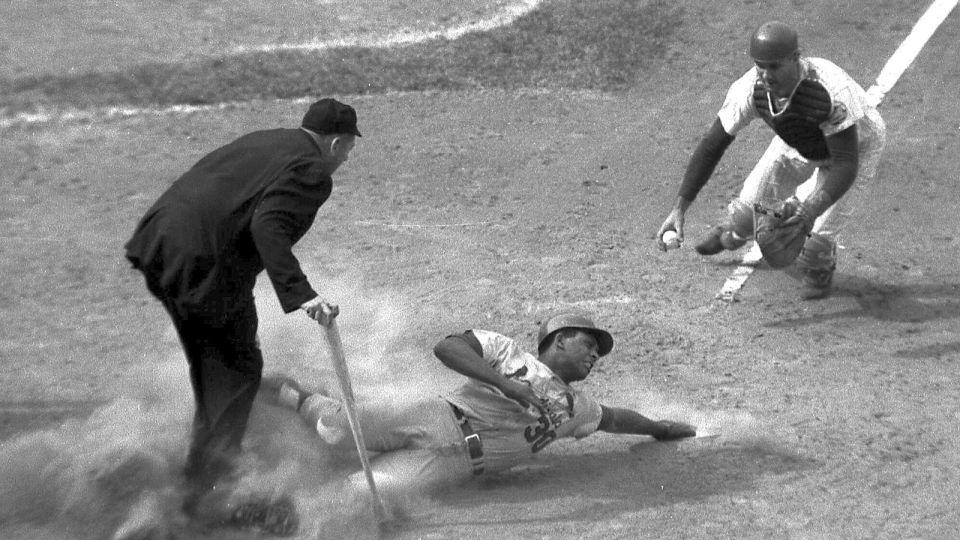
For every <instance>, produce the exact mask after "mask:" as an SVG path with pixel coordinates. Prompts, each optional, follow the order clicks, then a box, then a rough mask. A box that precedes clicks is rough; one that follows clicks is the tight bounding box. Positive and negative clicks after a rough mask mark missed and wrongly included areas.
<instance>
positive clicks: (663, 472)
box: [408, 440, 819, 532]
mask: <svg viewBox="0 0 960 540" xmlns="http://www.w3.org/2000/svg"><path fill="white" fill-rule="evenodd" d="M537 463H538V465H536V466H534V467H530V468H523V467H520V468H515V469H513V470H511V471H508V472H506V473H502V474H500V475H494V476H491V477H490V478H487V479H485V480H484V481H482V482H481V483H480V484H478V485H476V486H475V487H473V488H464V489H457V490H451V491H450V493H445V494H444V496H443V501H444V505H446V506H450V507H453V508H475V507H476V506H477V505H482V504H488V503H490V502H491V501H495V503H496V504H497V505H498V507H499V506H501V505H505V506H507V507H511V508H524V507H529V506H530V505H533V504H537V510H538V511H537V512H517V515H516V516H510V515H503V514H502V513H499V512H497V515H491V516H490V519H489V520H473V521H464V522H458V523H451V522H450V521H448V520H447V517H445V519H444V521H443V522H442V523H430V522H428V521H418V522H417V523H416V525H415V526H414V527H413V528H415V529H416V530H417V531H427V530H429V529H432V528H438V529H448V528H449V527H450V526H451V525H453V526H454V527H457V526H468V527H469V526H482V525H494V524H496V525H499V526H510V525H519V524H537V523H542V524H543V527H544V529H543V530H549V528H551V527H556V526H557V524H559V523H563V522H595V521H604V520H615V519H617V518H618V517H620V516H622V515H623V514H629V513H634V512H637V511H639V510H641V509H643V508H648V507H656V506H670V505H676V504H683V503H691V502H696V501H701V500H704V499H707V498H710V497H713V496H716V495H721V494H735V493H750V494H752V493H754V492H756V490H757V489H758V486H757V481H758V480H759V479H760V478H762V477H765V476H769V475H784V474H798V473H802V472H804V471H808V470H811V469H814V468H817V467H818V466H819V464H818V463H817V461H816V460H813V459H810V458H806V457H801V456H798V455H797V453H796V451H795V450H793V451H791V450H788V449H786V448H777V447H776V446H774V445H772V444H770V443H768V442H763V441H750V442H737V443H733V442H721V441H717V440H713V441H712V442H711V441H710V440H703V441H700V440H694V441H686V442H681V443H654V442H644V443H639V444H636V445H634V446H632V447H631V448H630V451H629V452H628V453H624V452H611V453H599V454H598V453H593V454H582V455H575V456H574V455H566V456H550V457H548V458H544V459H540V460H538V462H537ZM571 496H573V497H575V498H576V499H577V501H578V502H577V503H576V505H575V507H573V508H571V506H570V504H568V503H567V502H565V501H559V502H558V503H557V504H556V505H551V504H549V503H547V504H543V502H544V501H545V500H550V499H556V498H558V497H563V498H569V497H571ZM545 506H546V507H550V508H555V509H556V510H555V511H550V512H547V513H544V512H543V511H542V509H543V508H544V507H545ZM472 514H475V512H472ZM448 515H449V514H447V515H446V516H448ZM408 532H409V531H408Z"/></svg>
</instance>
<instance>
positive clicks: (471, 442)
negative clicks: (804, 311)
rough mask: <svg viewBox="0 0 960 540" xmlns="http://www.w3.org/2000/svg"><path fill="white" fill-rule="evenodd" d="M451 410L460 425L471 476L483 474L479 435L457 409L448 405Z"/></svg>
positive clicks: (481, 445) (481, 448)
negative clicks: (468, 454) (471, 467)
mask: <svg viewBox="0 0 960 540" xmlns="http://www.w3.org/2000/svg"><path fill="white" fill-rule="evenodd" d="M450 407H451V408H453V416H455V417H456V419H457V423H458V424H460V432H461V433H463V442H464V443H465V444H466V445H467V451H468V452H469V453H470V465H472V466H473V474H483V443H482V442H480V435H478V434H477V432H476V431H474V430H473V426H471V425H470V422H468V421H467V416H466V415H465V414H463V411H461V410H460V408H459V407H457V406H456V405H454V404H453V403H451V404H450Z"/></svg>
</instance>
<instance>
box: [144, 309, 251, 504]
mask: <svg viewBox="0 0 960 540" xmlns="http://www.w3.org/2000/svg"><path fill="white" fill-rule="evenodd" d="M160 300H161V301H162V302H163V305H164V307H165V308H166V310H167V313H169V315H170V318H171V319H172V320H173V325H174V327H175V328H176V330H177V334H178V335H179V337H180V343H181V344H182V345H183V350H184V353H185V354H186V357H187V362H188V363H189V366H190V383H191V385H192V386H193V396H194V400H195V403H196V413H195V414H194V418H193V433H192V438H191V442H190V450H189V452H188V454H187V461H186V467H185V469H184V472H185V475H186V477H187V481H188V482H189V483H190V484H191V488H192V489H193V490H195V492H196V495H202V494H203V493H205V492H207V491H209V490H210V489H211V488H212V487H213V485H214V484H215V483H216V481H217V480H218V479H220V478H222V477H224V476H225V475H227V474H229V473H230V472H232V471H233V468H234V462H235V460H236V458H237V456H238V455H239V453H240V449H241V446H240V444H241V442H242V440H243V435H244V433H245V432H246V429H247V420H248V418H249V416H250V410H251V408H252V407H253V401H254V399H255V397H256V394H257V390H258V389H259V387H260V378H261V376H262V372H263V355H262V354H261V352H260V346H259V344H258V342H257V311H256V306H255V304H254V300H253V294H252V293H251V292H249V291H243V292H241V293H238V294H237V295H236V297H235V303H234V304H233V305H232V306H231V310H230V313H229V314H226V316H224V314H217V315H213V314H211V313H206V312H203V311H202V310H196V309H195V308H190V309H185V308H184V307H182V305H180V304H179V303H178V302H177V301H176V300H175V299H165V298H161V299H160Z"/></svg>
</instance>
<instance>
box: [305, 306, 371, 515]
mask: <svg viewBox="0 0 960 540" xmlns="http://www.w3.org/2000/svg"><path fill="white" fill-rule="evenodd" d="M321 325H322V326H323V327H324V329H325V330H326V334H327V342H328V343H329V344H330V351H331V353H332V355H333V368H334V370H335V371H336V372H337V379H338V380H339V381H340V392H341V393H342V394H343V406H344V409H345V410H346V411H347V421H349V423H350V431H351V432H352V433H353V442H354V444H356V445H357V453H359V454H360V464H361V465H362V466H363V474H364V475H366V477H367V485H368V486H369V487H370V493H371V494H372V495H373V511H374V513H375V514H376V517H377V521H378V522H379V523H381V524H382V523H384V522H386V521H387V511H386V508H385V507H384V505H383V499H382V498H381V497H380V492H379V491H377V484H376V482H375V481H374V479H373V469H371V467H370V458H369V457H368V456H367V445H366V443H365V442H364V440H363V431H362V430H361V427H360V421H359V419H358V418H357V408H356V404H355V402H354V397H353V386H352V385H351V384H350V373H349V371H348V370H347V359H346V357H345V356H344V354H343V344H342V343H341V342H340V332H339V330H338V329H337V321H336V319H335V318H331V319H330V323H329V324H322V323H321Z"/></svg>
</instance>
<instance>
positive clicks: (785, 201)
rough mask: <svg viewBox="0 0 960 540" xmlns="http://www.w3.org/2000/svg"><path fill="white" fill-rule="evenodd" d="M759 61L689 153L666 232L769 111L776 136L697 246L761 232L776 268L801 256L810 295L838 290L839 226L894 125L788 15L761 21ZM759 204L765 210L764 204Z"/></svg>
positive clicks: (679, 223) (730, 244) (707, 247)
mask: <svg viewBox="0 0 960 540" xmlns="http://www.w3.org/2000/svg"><path fill="white" fill-rule="evenodd" d="M749 50H750V56H751V58H752V59H753V62H754V64H755V65H754V67H753V68H752V69H750V70H749V71H747V73H746V74H744V75H743V76H742V77H741V78H740V79H738V80H737V81H736V82H734V83H733V84H732V85H731V86H730V89H729V90H728V92H727V96H726V100H725V101H724V103H723V106H722V107H721V109H720V112H719V113H718V115H717V119H716V120H715V121H714V122H713V124H712V125H711V127H710V128H709V130H708V131H707V133H706V134H705V135H704V137H703V139H702V140H701V141H700V143H699V145H698V146H697V148H696V150H695V151H694V153H693V155H692V156H691V158H690V162H689V164H688V165H687V169H686V173H685V174H684V177H683V181H682V182H681V184H680V190H679V194H678V197H677V202H676V206H675V207H674V209H673V210H672V211H671V212H670V214H669V215H668V216H667V218H666V219H665V220H664V222H663V224H662V225H661V226H660V230H659V231H658V234H657V241H658V243H659V247H660V249H661V250H666V249H667V245H666V244H665V243H664V241H663V234H664V233H665V232H667V231H676V233H677V235H678V240H679V241H681V242H682V241H683V224H684V213H685V212H686V210H687V208H688V207H689V206H690V205H691V204H692V203H693V201H694V199H695V198H696V196H697V193H699V192H700V190H701V189H702V188H703V186H704V185H706V183H707V180H708V179H709V178H710V176H711V175H712V174H713V170H714V168H715V167H716V165H717V163H719V161H720V158H721V157H722V156H723V154H724V152H725V151H726V149H727V147H728V146H729V145H730V143H732V142H733V140H734V138H735V136H736V135H737V133H738V132H739V131H740V130H741V129H743V128H744V127H746V125H747V124H749V123H750V122H751V121H753V120H755V119H758V118H759V119H761V120H763V122H764V123H766V124H767V125H768V126H769V127H770V128H771V129H772V130H773V132H774V134H775V136H774V138H773V141H772V142H771V143H770V145H769V146H768V147H767V150H766V152H765V153H764V154H763V156H762V157H761V158H760V161H759V162H758V163H757V165H756V167H754V169H753V171H752V172H751V173H750V175H749V176H748V177H747V179H746V181H745V182H744V184H743V187H742V189H741V191H740V195H739V197H738V198H736V199H734V200H733V201H732V202H731V203H730V204H729V206H728V214H729V216H728V219H727V220H726V221H725V222H724V223H721V224H720V225H717V226H716V227H714V228H713V230H712V231H711V232H710V234H709V235H708V236H707V237H706V238H705V239H703V240H702V241H701V242H700V243H698V244H697V245H696V250H697V252H698V253H700V254H701V255H715V254H717V253H720V252H722V251H723V250H735V249H738V248H740V247H742V246H743V245H744V244H745V243H746V242H747V240H749V239H750V238H755V239H756V241H757V244H758V245H759V246H760V249H761V251H762V253H763V256H764V259H765V260H766V261H767V262H768V263H769V264H770V266H772V267H774V268H786V267H791V266H794V265H795V268H796V269H797V270H798V271H799V273H800V274H801V276H802V287H803V290H802V292H801V297H802V298H804V299H815V298H823V297H826V296H828V295H829V293H830V287H831V283H832V281H833V273H834V270H835V269H836V264H837V240H836V238H837V235H838V234H839V233H840V230H841V225H842V224H843V221H844V219H845V217H846V216H845V214H847V213H848V210H849V209H848V208H845V203H846V201H845V200H844V199H843V197H844V195H845V194H846V193H847V192H848V190H849V189H850V188H851V186H858V187H859V188H862V187H863V186H865V185H867V184H869V182H870V180H871V179H872V178H873V177H874V176H875V174H876V171H877V164H878V162H879V160H880V154H881V152H882V151H883V146H884V142H885V138H886V126H885V125H884V122H883V119H882V118H881V117H880V113H879V112H877V109H876V107H875V105H874V104H873V103H872V102H871V100H870V99H869V98H868V95H867V93H866V92H864V90H863V88H862V87H860V85H859V84H857V83H856V81H854V80H853V79H852V78H851V77H850V76H849V75H848V74H847V73H846V72H845V71H843V70H842V69H841V68H839V67H837V66H836V65H835V64H833V63H832V62H830V61H829V60H825V59H823V58H808V57H804V56H801V54H800V49H799V47H798V39H797V33H796V32H795V31H794V30H793V29H792V28H791V27H789V26H787V25H786V24H784V23H781V22H777V21H771V22H766V23H764V24H762V25H760V26H759V27H758V28H757V29H756V31H755V32H754V33H753V35H752V36H751V38H750V49H749ZM757 209H759V210H761V212H759V213H758V212H756V210H757Z"/></svg>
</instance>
